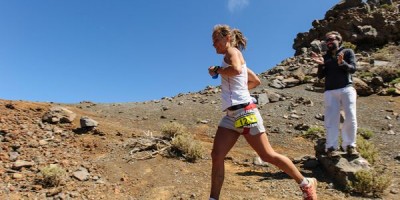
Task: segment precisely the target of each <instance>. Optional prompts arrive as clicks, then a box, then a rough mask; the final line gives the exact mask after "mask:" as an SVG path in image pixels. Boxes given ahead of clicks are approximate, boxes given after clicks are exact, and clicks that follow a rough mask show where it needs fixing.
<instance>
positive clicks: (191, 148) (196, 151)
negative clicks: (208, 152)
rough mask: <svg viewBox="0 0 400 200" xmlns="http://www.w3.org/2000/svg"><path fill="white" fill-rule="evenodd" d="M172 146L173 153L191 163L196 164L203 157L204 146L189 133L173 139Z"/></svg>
mask: <svg viewBox="0 0 400 200" xmlns="http://www.w3.org/2000/svg"><path fill="white" fill-rule="evenodd" d="M171 144H172V148H171V153H172V154H173V155H175V156H182V157H184V158H185V159H186V160H187V161H189V162H196V160H198V159H201V158H202V157H203V154H204V148H203V146H202V145H201V143H200V142H199V141H197V140H195V139H194V138H193V136H192V135H190V134H188V133H185V134H180V135H177V136H176V137H174V138H173V139H172V142H171Z"/></svg>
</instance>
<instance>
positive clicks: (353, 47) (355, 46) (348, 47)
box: [342, 42, 357, 51]
mask: <svg viewBox="0 0 400 200" xmlns="http://www.w3.org/2000/svg"><path fill="white" fill-rule="evenodd" d="M342 46H343V47H344V48H346V49H353V51H356V48H357V45H355V44H353V43H351V42H343V44H342Z"/></svg>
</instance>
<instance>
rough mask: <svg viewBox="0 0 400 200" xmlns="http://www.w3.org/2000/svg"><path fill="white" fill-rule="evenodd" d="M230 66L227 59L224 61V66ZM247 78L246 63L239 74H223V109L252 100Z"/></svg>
mask: <svg viewBox="0 0 400 200" xmlns="http://www.w3.org/2000/svg"><path fill="white" fill-rule="evenodd" d="M228 66H229V65H228V64H227V63H226V62H225V61H223V62H222V67H228ZM247 78H248V77H247V66H246V63H245V64H243V65H242V72H241V73H240V74H239V75H236V76H231V77H228V76H224V75H222V74H221V90H222V110H223V111H225V110H226V109H227V108H229V107H231V106H234V105H238V104H242V103H248V102H251V101H252V100H251V97H250V92H249V89H248V87H247V81H248V79H247Z"/></svg>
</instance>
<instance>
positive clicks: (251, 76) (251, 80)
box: [247, 68, 261, 90]
mask: <svg viewBox="0 0 400 200" xmlns="http://www.w3.org/2000/svg"><path fill="white" fill-rule="evenodd" d="M247 77H248V82H247V87H248V89H249V90H251V89H253V88H256V87H257V86H258V85H260V84H261V81H260V79H259V78H258V76H257V75H256V74H255V73H254V72H253V71H252V70H251V69H250V68H247Z"/></svg>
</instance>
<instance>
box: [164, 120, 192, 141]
mask: <svg viewBox="0 0 400 200" xmlns="http://www.w3.org/2000/svg"><path fill="white" fill-rule="evenodd" d="M185 132H186V127H185V126H184V125H182V124H179V123H177V122H171V123H168V124H164V125H163V127H162V128H161V133H162V135H163V136H164V138H168V139H172V138H174V137H176V136H178V135H182V134H185Z"/></svg>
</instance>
